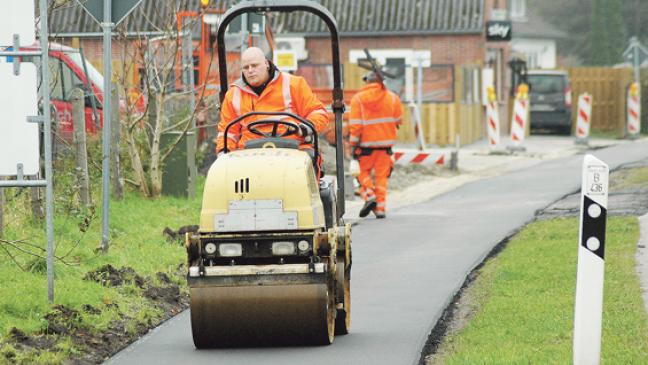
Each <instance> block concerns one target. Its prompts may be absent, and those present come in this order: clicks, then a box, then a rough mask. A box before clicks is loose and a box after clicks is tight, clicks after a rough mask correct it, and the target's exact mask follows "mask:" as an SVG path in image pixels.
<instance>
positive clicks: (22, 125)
mask: <svg viewBox="0 0 648 365" xmlns="http://www.w3.org/2000/svg"><path fill="white" fill-rule="evenodd" d="M32 25H33V23H32ZM32 32H33V31H32ZM0 85H2V87H0V109H2V124H1V125H0V131H1V132H0V176H16V175H18V164H22V171H21V173H22V174H25V175H35V174H36V173H38V170H39V166H40V164H39V143H38V124H36V123H29V122H28V121H27V117H28V116H36V115H38V96H37V95H38V89H37V83H36V66H35V65H34V64H33V63H22V64H21V68H20V74H19V75H15V74H14V72H13V64H11V63H6V62H2V63H0ZM48 107H49V106H48ZM48 178H49V176H48Z"/></svg>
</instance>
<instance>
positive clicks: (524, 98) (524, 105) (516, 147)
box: [506, 84, 529, 152]
mask: <svg viewBox="0 0 648 365" xmlns="http://www.w3.org/2000/svg"><path fill="white" fill-rule="evenodd" d="M527 123H529V86H528V85H527V84H520V85H519V86H518V90H517V93H516V94H515V101H514V102H513V115H512V117H511V144H510V145H508V146H506V149H508V150H509V151H511V152H517V151H519V152H524V151H526V147H524V146H523V145H522V144H523V143H524V138H525V137H526V127H527Z"/></svg>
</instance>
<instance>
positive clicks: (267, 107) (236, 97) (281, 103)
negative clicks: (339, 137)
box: [216, 70, 328, 152]
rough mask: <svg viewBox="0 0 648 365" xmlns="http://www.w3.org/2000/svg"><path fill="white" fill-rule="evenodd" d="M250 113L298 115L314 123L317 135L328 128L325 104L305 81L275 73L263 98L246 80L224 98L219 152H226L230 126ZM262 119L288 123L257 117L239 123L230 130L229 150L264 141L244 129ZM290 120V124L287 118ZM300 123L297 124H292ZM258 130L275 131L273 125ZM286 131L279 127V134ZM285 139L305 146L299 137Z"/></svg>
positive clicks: (234, 84)
mask: <svg viewBox="0 0 648 365" xmlns="http://www.w3.org/2000/svg"><path fill="white" fill-rule="evenodd" d="M251 111H266V112H279V111H286V112H290V113H293V114H296V115H298V116H300V117H302V118H304V119H307V120H309V121H311V122H312V123H313V126H314V127H315V129H316V130H317V132H318V133H319V132H321V131H322V130H324V129H325V128H326V127H327V125H328V114H327V112H326V108H324V104H322V102H320V101H319V100H318V99H317V97H316V96H315V95H314V94H313V91H312V90H311V88H310V87H309V86H308V84H307V83H306V80H304V78H303V77H300V76H294V75H290V74H288V73H284V72H280V71H278V70H277V71H275V75H274V78H273V79H272V80H270V82H269V83H268V85H267V86H266V88H265V89H264V90H263V92H262V93H261V95H257V94H256V93H255V92H254V91H252V89H251V88H250V87H249V86H248V85H247V84H245V82H244V81H243V79H242V78H241V79H238V80H236V82H234V83H233V84H232V85H231V87H230V89H229V90H228V91H227V93H226V94H225V100H223V105H222V106H221V118H220V122H219V123H218V140H217V143H216V151H217V152H220V151H221V150H222V149H223V148H224V137H225V136H224V131H225V127H226V126H227V124H229V123H230V122H231V121H233V120H234V119H235V118H237V117H239V116H241V115H243V114H245V113H249V112H251ZM261 119H275V120H276V119H286V118H285V117H270V116H262V115H256V116H251V117H249V118H245V119H244V120H243V121H241V122H240V123H237V124H235V125H233V126H232V127H230V129H229V130H228V131H227V138H228V142H227V149H228V150H230V151H232V150H235V149H237V148H243V146H244V145H245V142H246V141H248V140H250V139H256V138H261V137H260V136H258V135H256V134H254V133H252V132H250V131H248V130H247V128H245V126H247V125H248V124H249V123H251V122H253V121H256V120H261ZM288 120H291V119H289V118H288ZM292 121H294V122H297V123H299V122H298V121H295V120H292ZM257 129H258V130H259V131H263V132H270V131H272V126H271V125H267V126H265V125H261V126H258V127H257ZM285 130H286V127H285V126H279V128H278V132H279V133H282V132H283V131H285ZM285 138H291V139H296V140H298V141H300V142H301V143H303V141H304V140H303V138H302V137H299V136H297V135H291V136H287V137H285Z"/></svg>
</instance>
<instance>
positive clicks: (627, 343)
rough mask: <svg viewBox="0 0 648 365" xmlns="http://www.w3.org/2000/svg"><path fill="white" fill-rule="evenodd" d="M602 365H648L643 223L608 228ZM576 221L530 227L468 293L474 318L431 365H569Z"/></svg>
mask: <svg viewBox="0 0 648 365" xmlns="http://www.w3.org/2000/svg"><path fill="white" fill-rule="evenodd" d="M607 234H608V236H607V242H606V268H605V294H604V308H603V338H602V354H601V356H602V363H603V364H646V363H648V360H647V359H648V316H647V315H646V313H645V311H644V307H643V301H642V297H641V290H640V286H639V281H638V278H637V275H636V272H635V259H634V254H635V250H636V242H637V240H638V236H639V229H638V224H637V219H636V218H633V217H612V218H610V219H609V220H608V227H607ZM577 241H578V219H577V218H557V219H553V220H548V221H539V222H535V223H532V224H531V225H529V226H528V227H527V228H525V229H524V230H523V231H522V232H521V233H520V234H518V235H517V236H516V237H515V238H514V239H513V240H511V242H509V244H508V245H507V247H506V249H505V250H503V251H502V252H501V253H500V254H499V255H498V256H496V257H494V258H493V259H491V260H490V261H488V262H487V263H486V264H485V265H484V267H483V268H482V269H481V271H480V273H479V276H478V277H477V279H476V280H475V282H474V283H473V285H472V286H471V287H470V288H469V289H467V290H466V291H465V292H464V295H463V296H464V298H463V299H462V303H463V304H461V305H462V306H465V308H464V309H465V310H466V311H467V312H468V313H469V314H468V318H464V322H465V325H463V328H456V329H454V330H451V331H449V333H448V335H447V336H446V338H445V340H444V343H443V345H442V346H441V347H440V349H439V350H438V351H437V354H436V355H434V357H433V358H432V359H428V364H570V363H571V358H572V355H571V348H572V332H573V311H574V293H575V288H576V256H577V249H576V244H575V242H577Z"/></svg>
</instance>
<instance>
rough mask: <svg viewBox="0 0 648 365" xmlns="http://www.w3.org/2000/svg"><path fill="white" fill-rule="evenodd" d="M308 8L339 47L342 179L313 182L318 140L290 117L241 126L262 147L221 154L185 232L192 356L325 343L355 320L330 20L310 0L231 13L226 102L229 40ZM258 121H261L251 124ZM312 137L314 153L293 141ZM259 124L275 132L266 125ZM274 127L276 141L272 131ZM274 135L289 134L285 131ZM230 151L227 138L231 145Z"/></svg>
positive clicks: (222, 70)
mask: <svg viewBox="0 0 648 365" xmlns="http://www.w3.org/2000/svg"><path fill="white" fill-rule="evenodd" d="M269 11H278V12H292V11H307V12H310V13H313V14H315V15H318V16H319V17H320V18H322V19H323V20H324V22H325V23H326V24H327V25H328V27H329V30H330V33H331V39H332V42H331V43H332V59H333V61H332V64H333V79H334V88H333V105H332V110H333V114H334V116H335V132H336V137H337V138H336V143H335V151H336V153H335V159H336V166H337V168H336V171H335V175H332V176H323V177H322V178H321V179H318V176H316V171H317V169H316V167H317V163H316V161H318V160H319V158H320V148H319V143H318V138H317V133H316V131H315V128H314V127H313V125H312V124H311V123H310V122H309V121H308V120H305V119H302V118H300V117H299V116H297V115H294V114H291V113H288V112H262V111H255V112H251V113H247V114H245V115H242V116H240V117H238V118H236V119H235V120H233V121H232V122H231V123H229V124H228V126H227V127H226V129H225V131H224V133H225V134H227V131H228V130H229V128H230V127H231V126H233V125H235V124H237V123H240V122H241V121H243V120H245V119H246V118H249V117H251V116H258V115H263V118H262V119H261V120H255V121H254V122H250V123H247V124H246V125H242V127H243V128H247V129H248V130H250V131H251V132H253V133H256V134H259V135H260V138H258V139H254V140H250V141H248V142H247V144H246V145H245V147H244V148H242V149H237V150H234V151H230V149H228V146H227V144H225V146H224V149H223V152H224V154H222V155H221V156H219V157H218V158H217V159H216V161H215V162H214V163H213V164H212V166H211V167H210V169H209V172H208V174H207V179H206V182H205V188H204V193H203V201H202V210H201V213H200V226H199V230H198V232H196V233H187V234H186V236H185V244H186V249H187V256H188V267H189V269H188V275H187V280H188V285H189V289H190V296H191V299H190V310H191V328H192V334H193V341H194V344H195V346H196V348H199V349H202V348H215V347H240V346H244V347H248V346H269V345H289V346H292V345H329V344H331V343H332V342H333V339H334V337H335V335H344V334H347V333H348V332H349V329H350V323H351V297H350V295H351V291H350V279H351V264H352V261H351V226H350V225H349V224H345V222H344V220H343V215H344V183H343V179H344V172H343V166H344V165H343V164H344V160H343V146H342V137H341V136H342V113H343V111H344V104H343V99H342V89H341V75H340V70H341V67H340V62H339V47H338V44H339V41H338V33H337V27H336V23H335V20H334V18H333V17H332V15H331V14H330V12H328V10H327V9H326V8H324V7H322V6H321V5H320V4H317V3H314V2H311V1H292V2H287V1H268V0H262V1H249V2H242V3H240V4H238V5H236V6H234V7H232V8H231V9H229V10H228V11H227V12H226V13H225V14H224V15H223V16H222V18H221V23H220V25H219V28H218V31H217V45H218V57H219V74H220V75H219V76H220V87H221V89H220V100H221V102H222V101H223V100H224V97H225V93H226V91H227V88H228V80H227V65H226V62H225V60H226V58H225V55H226V52H225V42H224V32H225V29H226V28H227V25H228V24H229V22H230V21H231V20H232V19H233V18H235V17H236V16H238V15H241V14H243V13H248V12H254V13H265V12H269ZM255 119H258V118H255ZM295 121H299V123H301V124H303V125H306V126H307V128H310V129H311V130H312V132H313V133H312V135H313V138H312V139H311V141H310V145H311V147H312V148H307V149H300V148H299V143H298V141H296V140H293V139H287V138H282V137H285V136H286V135H289V134H291V133H297V129H298V128H299V125H298V124H297V123H296V122H295ZM262 125H265V126H268V125H270V126H272V128H260V127H261V126H262ZM268 130H271V132H264V131H268ZM278 131H283V132H281V133H279V132H278ZM225 141H226V143H227V138H225Z"/></svg>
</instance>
